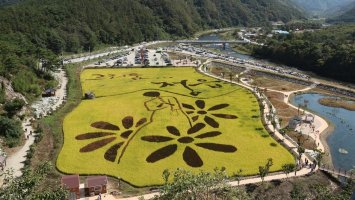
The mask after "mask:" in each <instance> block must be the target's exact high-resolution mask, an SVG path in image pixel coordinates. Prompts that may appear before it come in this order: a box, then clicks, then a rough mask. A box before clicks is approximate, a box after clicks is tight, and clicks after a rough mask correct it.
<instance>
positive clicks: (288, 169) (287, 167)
mask: <svg viewBox="0 0 355 200" xmlns="http://www.w3.org/2000/svg"><path fill="white" fill-rule="evenodd" d="M295 168H296V165H295V164H293V163H289V164H284V165H282V171H283V172H284V173H285V174H286V178H288V174H289V173H291V172H293V171H294V170H295Z"/></svg>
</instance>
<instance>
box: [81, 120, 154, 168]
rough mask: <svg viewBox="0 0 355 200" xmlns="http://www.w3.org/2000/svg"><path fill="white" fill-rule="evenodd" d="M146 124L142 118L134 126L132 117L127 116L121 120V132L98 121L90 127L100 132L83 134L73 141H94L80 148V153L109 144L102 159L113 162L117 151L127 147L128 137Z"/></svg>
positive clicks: (119, 129) (111, 125) (118, 128)
mask: <svg viewBox="0 0 355 200" xmlns="http://www.w3.org/2000/svg"><path fill="white" fill-rule="evenodd" d="M146 122H147V119H146V118H142V119H140V120H139V121H138V122H137V123H136V124H134V120H133V117H131V116H127V117H125V118H123V119H122V130H121V128H120V127H118V126H116V125H114V124H111V123H109V122H104V121H98V122H94V123H92V124H91V127H93V128H96V129H98V130H100V131H97V132H90V133H84V134H81V135H78V136H76V137H75V139H77V140H90V141H91V140H95V141H93V142H91V143H89V144H88V145H86V146H84V147H82V148H81V149H80V152H81V153H87V152H92V151H95V150H97V149H99V148H102V147H105V146H106V145H109V144H110V145H111V147H110V148H109V149H107V150H106V152H105V155H104V158H105V159H106V160H108V161H111V162H115V160H116V158H117V156H118V151H119V149H120V148H121V147H122V146H124V145H125V144H126V145H127V142H128V139H129V138H130V137H133V135H134V134H133V133H134V132H135V131H136V130H137V129H139V127H141V126H142V125H143V124H145V123H146ZM123 153H124V150H123V151H122V153H121V156H122V155H123ZM121 156H120V157H121ZM118 162H119V161H118Z"/></svg>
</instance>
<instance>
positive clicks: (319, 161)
mask: <svg viewBox="0 0 355 200" xmlns="http://www.w3.org/2000/svg"><path fill="white" fill-rule="evenodd" d="M314 151H315V152H316V153H317V154H316V157H315V159H316V161H317V165H318V166H320V165H321V162H322V159H323V156H324V154H325V153H324V152H322V151H321V150H319V149H315V150H314Z"/></svg>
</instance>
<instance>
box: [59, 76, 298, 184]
mask: <svg viewBox="0 0 355 200" xmlns="http://www.w3.org/2000/svg"><path fill="white" fill-rule="evenodd" d="M202 75H203V74H202ZM203 76H205V75H203ZM241 88H242V87H241ZM242 89H243V90H247V89H245V88H242ZM252 94H253V93H252ZM253 95H254V94H253ZM254 98H255V97H254ZM79 102H80V101H79ZM77 105H78V104H77ZM78 107H79V106H77V107H76V108H75V109H74V110H73V111H75V110H76V109H78ZM259 112H260V110H259ZM259 120H260V118H259ZM64 142H65V141H64ZM274 142H275V143H277V142H276V141H274ZM278 145H279V144H278ZM292 159H293V158H292ZM290 161H291V160H290ZM263 162H266V160H265V161H263ZM62 164H63V165H65V164H68V163H62ZM83 164H84V163H83ZM57 167H58V169H59V170H61V171H63V172H67V173H75V172H77V173H80V169H69V170H68V168H66V167H65V166H61V164H60V163H59V162H57ZM220 167H222V166H220ZM257 167H258V166H255V169H257ZM235 170H236V171H237V170H238V169H235ZM279 170H280V166H278V168H272V170H271V171H279ZM255 171H257V170H255ZM81 173H82V172H81ZM232 173H233V172H230V175H232ZM84 174H106V175H111V176H113V177H116V176H117V174H116V175H115V174H112V173H100V172H98V173H85V172H84ZM255 174H256V173H245V174H244V175H245V176H247V175H255ZM159 176H161V174H159ZM124 180H125V179H124ZM125 181H128V182H130V183H132V182H135V181H129V180H125ZM156 184H160V183H154V184H152V185H156ZM133 185H138V186H140V187H142V186H148V185H149V184H133Z"/></svg>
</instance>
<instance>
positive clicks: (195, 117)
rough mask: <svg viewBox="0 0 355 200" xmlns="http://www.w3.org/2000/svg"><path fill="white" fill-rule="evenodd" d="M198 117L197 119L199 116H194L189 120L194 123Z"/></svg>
mask: <svg viewBox="0 0 355 200" xmlns="http://www.w3.org/2000/svg"><path fill="white" fill-rule="evenodd" d="M198 117H199V116H198V115H196V116H193V117H192V118H191V119H192V121H193V122H195V121H197V120H198Z"/></svg>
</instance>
